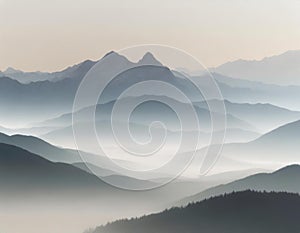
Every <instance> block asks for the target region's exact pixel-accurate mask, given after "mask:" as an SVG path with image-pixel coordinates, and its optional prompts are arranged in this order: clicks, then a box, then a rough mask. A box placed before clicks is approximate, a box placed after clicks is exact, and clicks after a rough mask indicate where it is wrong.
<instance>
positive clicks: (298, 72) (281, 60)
mask: <svg viewBox="0 0 300 233" xmlns="http://www.w3.org/2000/svg"><path fill="white" fill-rule="evenodd" d="M299 64H300V50H294V51H287V52H285V53H283V54H280V55H277V56H272V57H266V58H264V59H262V60H242V59H240V60H237V61H232V62H227V63H225V64H223V65H220V66H218V67H216V68H213V69H211V70H213V71H215V72H217V73H220V74H224V75H227V76H230V77H233V78H240V79H248V80H256V81H261V82H267V83H275V84H281V85H299V84H300V82H299V76H300V67H299Z"/></svg>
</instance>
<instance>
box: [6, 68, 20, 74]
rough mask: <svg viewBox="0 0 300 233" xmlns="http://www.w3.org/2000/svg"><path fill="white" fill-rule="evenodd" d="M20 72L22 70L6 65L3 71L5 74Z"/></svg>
mask: <svg viewBox="0 0 300 233" xmlns="http://www.w3.org/2000/svg"><path fill="white" fill-rule="evenodd" d="M20 72H22V71H20V70H16V69H14V68H12V67H8V68H7V69H6V70H5V71H4V72H3V73H5V74H15V73H20Z"/></svg>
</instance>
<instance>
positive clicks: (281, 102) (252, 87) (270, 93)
mask: <svg viewBox="0 0 300 233" xmlns="http://www.w3.org/2000/svg"><path fill="white" fill-rule="evenodd" d="M212 76H213V78H214V79H215V80H216V82H217V84H218V86H219V88H220V91H221V93H222V95H223V97H224V99H226V100H228V101H230V102H234V103H250V104H256V103H269V104H272V105H276V106H280V107H282V108H287V109H291V110H295V111H300V104H299V101H297V100H298V99H299V98H300V94H299V93H300V86H295V85H293V86H284V85H274V84H267V83H264V82H262V81H249V80H243V79H240V78H232V77H230V76H224V75H221V74H218V73H212ZM205 77H206V78H207V77H208V76H207V75H202V76H193V77H192V79H193V80H194V81H195V82H196V83H199V84H198V85H203V84H201V83H202V82H203V81H201V80H204V79H205ZM203 78H204V79H203Z"/></svg>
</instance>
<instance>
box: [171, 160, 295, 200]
mask: <svg viewBox="0 0 300 233" xmlns="http://www.w3.org/2000/svg"><path fill="white" fill-rule="evenodd" d="M299 179H300V166H299V165H290V166H287V167H284V168H281V169H279V170H277V171H275V172H272V173H258V174H255V175H251V176H248V177H246V178H243V179H240V180H236V181H233V182H231V183H228V184H224V185H219V186H216V187H213V188H209V189H207V190H205V191H203V192H200V193H198V194H195V195H193V196H190V197H187V198H184V199H182V200H180V201H178V202H176V203H175V204H174V205H175V206H184V205H187V204H188V203H192V202H197V201H202V200H204V199H207V198H209V197H212V196H218V195H222V194H225V193H231V192H234V191H243V190H247V189H251V190H255V191H276V192H280V191H282V192H292V193H300V185H299Z"/></svg>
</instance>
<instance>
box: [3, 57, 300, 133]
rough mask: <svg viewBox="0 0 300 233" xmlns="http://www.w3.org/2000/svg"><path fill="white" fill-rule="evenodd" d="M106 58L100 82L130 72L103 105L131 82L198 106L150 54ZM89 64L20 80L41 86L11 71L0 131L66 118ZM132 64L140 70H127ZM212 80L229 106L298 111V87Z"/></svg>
mask: <svg viewBox="0 0 300 233" xmlns="http://www.w3.org/2000/svg"><path fill="white" fill-rule="evenodd" d="M109 56H112V59H111V60H112V62H111V64H110V65H108V66H107V67H104V68H103V70H100V71H99V79H101V75H102V74H104V73H106V72H109V71H110V70H113V69H115V67H119V68H121V69H129V70H128V71H126V72H124V73H123V74H121V75H119V76H118V77H117V78H116V79H115V80H114V82H112V83H111V84H110V86H109V87H108V89H107V93H104V96H103V99H102V101H103V102H108V101H113V100H114V99H115V98H116V95H117V94H119V93H120V92H121V91H122V90H124V89H126V88H127V87H128V86H131V85H133V84H134V83H136V82H139V81H144V80H153V79H155V80H160V81H165V82H167V83H170V84H172V85H174V86H175V87H177V88H178V89H180V90H183V91H184V93H188V94H189V95H190V97H191V99H193V100H194V101H201V100H203V99H201V95H199V94H198V95H196V94H195V91H193V90H192V89H193V87H192V86H191V84H190V83H189V82H188V81H186V80H185V79H184V78H182V77H183V76H182V75H181V74H179V73H178V72H177V71H176V72H175V71H172V70H170V69H169V68H167V67H163V66H161V63H160V62H159V61H157V60H156V59H155V58H154V57H153V55H151V54H149V53H147V54H146V55H145V56H144V57H143V58H141V60H140V61H138V62H137V63H133V62H131V61H129V60H128V59H127V58H126V57H124V56H121V55H119V54H117V53H114V52H112V53H109ZM94 64H95V62H92V61H85V62H83V63H80V64H78V65H75V66H73V67H69V68H67V69H66V70H64V71H61V72H56V73H53V74H47V75H45V74H43V73H35V74H26V75H25V77H23V78H24V79H26V77H27V76H28V77H29V76H30V75H33V76H38V75H39V74H40V75H41V76H43V77H44V76H45V77H46V78H40V79H38V78H36V79H34V80H42V81H36V82H30V83H27V82H19V81H17V80H16V79H22V80H23V78H22V75H23V74H24V72H17V71H13V70H9V72H4V73H3V74H2V75H3V77H0V107H1V109H2V114H1V116H0V120H1V122H2V123H1V124H4V125H2V126H4V127H5V126H10V127H13V128H16V127H19V125H20V126H23V125H25V124H26V123H32V122H35V121H43V120H45V119H48V118H52V117H56V116H58V115H60V114H64V113H66V112H71V110H72V104H73V100H74V96H75V93H76V91H77V88H78V86H79V84H80V82H81V81H82V79H83V77H84V76H85V74H86V73H87V72H88V71H89V70H90V69H91V67H93V65H94ZM136 64H138V65H145V66H143V67H139V68H136V69H131V70H130V68H131V67H133V66H134V65H136ZM152 65H154V66H152ZM16 73H21V74H20V77H19V76H18V75H17V76H18V77H19V78H16V77H17V76H16ZM129 76H130V77H129ZM214 77H215V79H216V81H217V83H218V84H219V87H220V90H221V92H222V94H223V96H224V98H225V99H227V100H229V101H231V102H237V103H246V102H247V103H270V104H274V105H278V106H281V107H286V108H290V109H300V105H299V103H298V101H297V99H299V95H300V94H299V93H300V87H297V86H276V85H270V84H263V83H256V82H252V81H244V80H239V79H232V78H229V77H226V76H222V75H218V74H214ZM207 78H208V76H207V75H203V76H199V77H196V76H195V77H192V79H193V80H194V81H195V82H196V83H197V84H198V85H199V86H202V87H204V88H205V87H206V86H205V85H206V84H207V83H206V80H207ZM44 79H46V80H44ZM26 80H28V79H26ZM34 80H31V81H34ZM160 95H164V93H160ZM294 120H295V119H294ZM284 123H286V122H284ZM257 128H259V127H257ZM43 132H45V131H43Z"/></svg>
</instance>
